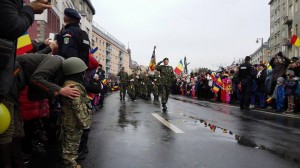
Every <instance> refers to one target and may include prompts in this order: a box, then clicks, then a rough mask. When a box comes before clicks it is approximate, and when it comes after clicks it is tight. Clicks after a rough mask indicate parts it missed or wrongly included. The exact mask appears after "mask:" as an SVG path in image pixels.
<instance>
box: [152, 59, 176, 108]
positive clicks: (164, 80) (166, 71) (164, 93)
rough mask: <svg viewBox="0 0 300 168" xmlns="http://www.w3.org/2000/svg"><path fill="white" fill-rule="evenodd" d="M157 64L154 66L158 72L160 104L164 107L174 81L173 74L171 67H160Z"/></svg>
mask: <svg viewBox="0 0 300 168" xmlns="http://www.w3.org/2000/svg"><path fill="white" fill-rule="evenodd" d="M160 64H161V62H160V63H158V64H157V65H156V70H157V71H159V72H160V77H161V78H160V86H159V87H160V89H161V102H162V105H163V106H165V105H166V103H167V102H168V98H169V95H170V90H171V86H172V82H173V81H174V80H175V74H174V72H173V68H172V67H171V66H166V65H160Z"/></svg>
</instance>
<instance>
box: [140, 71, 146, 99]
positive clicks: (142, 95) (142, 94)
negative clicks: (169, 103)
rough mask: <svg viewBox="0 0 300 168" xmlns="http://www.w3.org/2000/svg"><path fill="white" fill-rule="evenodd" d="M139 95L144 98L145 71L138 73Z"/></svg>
mask: <svg viewBox="0 0 300 168" xmlns="http://www.w3.org/2000/svg"><path fill="white" fill-rule="evenodd" d="M140 79H141V80H140V81H141V82H140V86H139V88H140V95H141V97H142V98H143V99H145V98H146V96H147V86H146V74H145V73H141V74H140Z"/></svg>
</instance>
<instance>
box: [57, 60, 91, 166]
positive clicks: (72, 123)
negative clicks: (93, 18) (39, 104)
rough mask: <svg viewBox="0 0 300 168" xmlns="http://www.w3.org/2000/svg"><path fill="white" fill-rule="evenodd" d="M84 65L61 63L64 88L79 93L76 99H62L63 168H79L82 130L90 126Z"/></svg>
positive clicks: (89, 107) (73, 61) (75, 61)
mask: <svg viewBox="0 0 300 168" xmlns="http://www.w3.org/2000/svg"><path fill="white" fill-rule="evenodd" d="M86 69H87V66H86V65H85V63H84V62H83V61H82V60H81V59H79V58H75V57H73V58H69V59H67V60H65V61H64V63H63V73H64V75H65V76H66V77H65V82H64V86H68V85H73V87H74V88H77V89H78V90H79V92H80V96H79V97H77V98H76V99H70V98H67V97H62V99H61V103H62V104H61V106H62V115H61V122H62V131H63V138H62V159H63V166H64V168H80V167H81V166H80V165H78V164H77V162H76V159H77V157H78V149H79V145H80V141H81V136H82V134H83V130H84V129H89V127H90V125H91V105H90V100H89V98H88V95H87V92H86V90H85V88H84V86H83V82H84V73H85V70H86Z"/></svg>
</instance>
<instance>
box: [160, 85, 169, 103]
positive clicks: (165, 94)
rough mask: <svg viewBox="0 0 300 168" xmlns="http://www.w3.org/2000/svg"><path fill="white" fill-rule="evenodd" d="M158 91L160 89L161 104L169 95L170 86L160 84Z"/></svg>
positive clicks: (165, 101)
mask: <svg viewBox="0 0 300 168" xmlns="http://www.w3.org/2000/svg"><path fill="white" fill-rule="evenodd" d="M160 91H161V95H160V96H161V103H162V104H167V102H168V99H169V95H170V92H171V89H170V86H168V85H161V86H160Z"/></svg>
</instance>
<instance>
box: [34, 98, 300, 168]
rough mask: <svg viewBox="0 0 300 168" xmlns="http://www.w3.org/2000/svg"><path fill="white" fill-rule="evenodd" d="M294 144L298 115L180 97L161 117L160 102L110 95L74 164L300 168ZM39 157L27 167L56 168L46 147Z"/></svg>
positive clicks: (94, 167) (298, 138)
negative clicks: (245, 109)
mask: <svg viewBox="0 0 300 168" xmlns="http://www.w3.org/2000/svg"><path fill="white" fill-rule="evenodd" d="M159 119H160V120H161V121H162V122H164V124H166V125H167V126H166V125H164V124H163V123H162V122H161V121H159ZM164 120H165V121H164ZM170 124H172V125H170ZM169 127H170V128H171V129H170V128H169ZM299 146H300V116H299V115H288V116H286V115H280V114H270V113H266V112H263V111H251V112H241V111H240V110H239V109H238V108H237V107H234V106H230V105H225V104H216V103H210V102H204V101H197V100H192V99H188V98H184V97H180V96H171V99H170V100H169V102H168V111H167V112H166V113H163V112H162V111H161V105H160V102H153V101H144V100H141V99H139V100H137V101H132V100H131V99H130V98H129V97H127V99H126V101H120V100H119V95H118V94H117V93H115V94H112V95H109V96H108V97H107V98H106V100H105V106H104V107H103V108H102V109H101V110H100V111H98V112H97V113H96V114H94V116H93V126H92V131H91V134H90V139H89V154H88V157H87V158H86V160H84V161H81V162H80V164H81V165H82V167H83V168H223V167H224V168H248V167H249V168H289V167H300V164H299V161H300V149H299ZM45 156H46V157H43V159H40V161H35V162H36V163H35V166H32V167H41V165H43V166H42V167H45V168H48V167H49V168H53V167H56V166H58V165H59V163H58V155H57V150H55V149H52V148H50V154H47V155H45ZM55 157H56V158H55ZM37 160H38V159H37Z"/></svg>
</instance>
